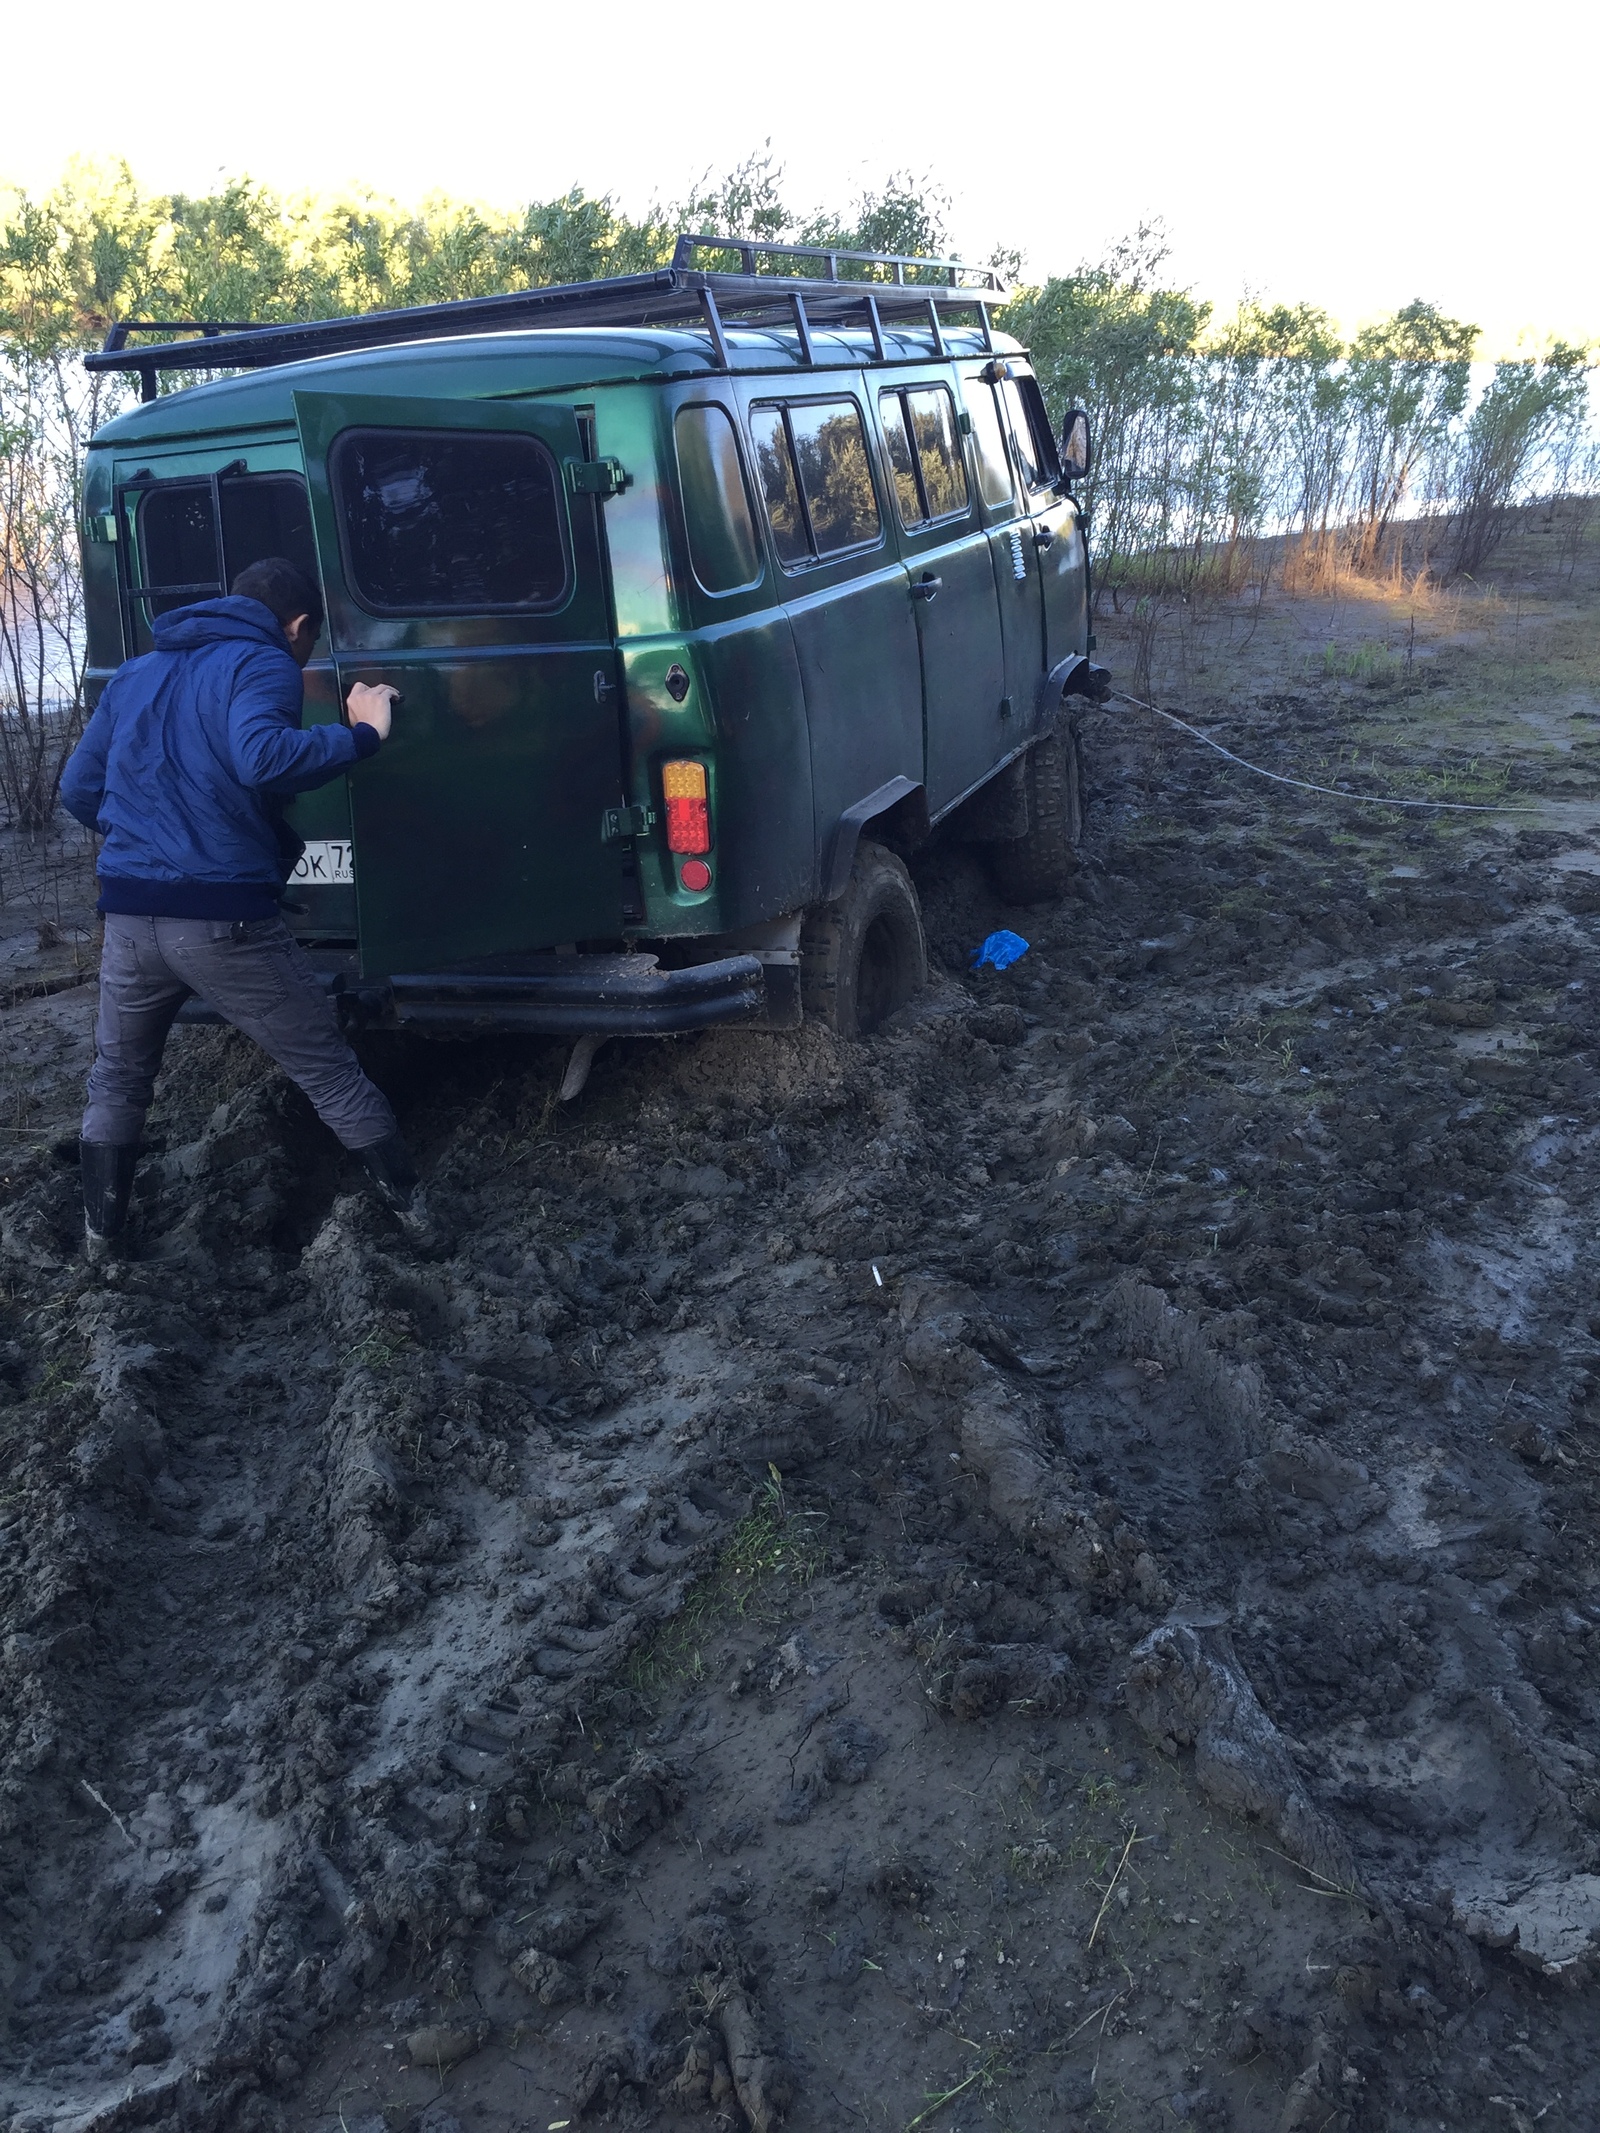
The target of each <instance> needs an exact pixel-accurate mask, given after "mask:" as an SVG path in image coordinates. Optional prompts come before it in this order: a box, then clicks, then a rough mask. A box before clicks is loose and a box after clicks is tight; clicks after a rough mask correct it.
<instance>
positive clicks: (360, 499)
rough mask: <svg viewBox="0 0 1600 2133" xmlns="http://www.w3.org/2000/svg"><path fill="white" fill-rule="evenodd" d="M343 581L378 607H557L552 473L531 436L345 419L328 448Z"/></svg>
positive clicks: (560, 581) (421, 611)
mask: <svg viewBox="0 0 1600 2133" xmlns="http://www.w3.org/2000/svg"><path fill="white" fill-rule="evenodd" d="M328 464H329V474H330V477H331V479H332V483H333V493H334V498H335V501H336V504H337V506H338V513H339V530H340V536H341V539H342V542H343V545H344V559H345V569H346V571H347V573H348V576H349V581H350V590H351V592H352V593H354V595H355V597H356V598H357V599H358V600H359V601H360V603H361V605H362V606H363V607H364V608H366V609H367V610H368V611H369V612H370V613H372V614H375V615H473V614H492V613H500V612H505V611H506V610H510V609H518V608H524V609H526V608H548V607H558V606H559V605H560V604H561V602H562V600H563V599H564V598H565V596H566V591H567V582H568V563H567V543H566V530H565V526H564V523H563V517H562V508H561V480H560V474H559V471H558V469H557V467H556V463H555V460H554V458H553V457H552V456H551V454H550V452H549V451H548V450H547V449H546V447H545V446H544V445H543V444H541V443H540V442H539V440H538V439H537V438H536V437H525V436H518V435H515V434H512V433H509V432H507V431H505V430H388V429H384V430H365V429H353V430H345V431H343V432H342V434H341V435H340V436H338V437H337V438H335V440H334V444H333V450H332V452H331V453H330V454H329V462H328Z"/></svg>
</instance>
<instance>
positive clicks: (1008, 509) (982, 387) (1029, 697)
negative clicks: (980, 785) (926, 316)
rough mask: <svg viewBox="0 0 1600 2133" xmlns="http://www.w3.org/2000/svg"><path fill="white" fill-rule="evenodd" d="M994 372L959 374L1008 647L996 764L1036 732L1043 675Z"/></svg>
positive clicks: (1028, 540) (1028, 543) (1025, 532)
mask: <svg viewBox="0 0 1600 2133" xmlns="http://www.w3.org/2000/svg"><path fill="white" fill-rule="evenodd" d="M996 368H997V366H996V365H995V364H993V363H989V364H986V365H985V366H984V367H983V368H982V369H981V370H979V369H973V370H968V371H963V373H962V375H961V390H962V394H963V396H964V398H965V400H966V404H967V413H968V414H969V416H970V417H971V421H972V458H973V471H974V474H975V477H976V480H977V484H978V494H979V497H980V499H981V501H982V505H983V513H984V518H985V521H986V524H987V526H988V535H989V560H990V562H991V564H992V566H993V569H994V584H995V592H996V594H997V595H998V597H999V601H1000V627H1001V634H1002V637H1003V639H1004V643H1005V668H1006V673H1005V703H1006V712H1005V729H1006V732H1007V735H1008V736H1009V738H1008V740H1007V742H1006V744H1005V746H1004V747H1002V748H1000V749H998V750H997V751H996V758H995V759H996V760H997V759H998V757H999V756H1002V755H1005V754H1008V753H1010V751H1011V750H1012V749H1015V748H1020V747H1021V745H1022V744H1023V742H1024V741H1026V740H1027V738H1028V736H1029V734H1030V733H1032V731H1033V726H1034V708H1035V707H1034V699H1035V697H1036V696H1037V694H1038V688H1039V680H1040V677H1041V675H1042V674H1043V672H1044V610H1043V604H1042V598H1041V594H1040V588H1039V569H1038V565H1037V563H1036V562H1035V560H1034V555H1035V550H1034V545H1033V527H1032V526H1031V524H1030V523H1029V521H1028V518H1027V514H1026V506H1025V504H1024V502H1023V497H1022V489H1021V482H1020V478H1019V475H1018V472H1017V470H1016V468H1015V467H1014V466H1013V463H1012V458H1011V446H1010V439H1009V436H1008V432H1007V429H1006V424H1005V420H1004V418H1003V416H1002V414H1001V411H1000V401H999V397H998V394H997V391H996V388H995V386H994V384H993V383H991V382H990V381H991V376H992V373H993V372H994V371H995V369H996Z"/></svg>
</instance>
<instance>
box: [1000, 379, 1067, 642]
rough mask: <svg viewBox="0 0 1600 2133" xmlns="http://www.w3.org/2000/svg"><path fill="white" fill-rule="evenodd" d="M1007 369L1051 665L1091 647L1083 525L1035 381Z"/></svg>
mask: <svg viewBox="0 0 1600 2133" xmlns="http://www.w3.org/2000/svg"><path fill="white" fill-rule="evenodd" d="M1007 368H1008V369H1009V370H1010V373H1011V375H1010V376H1009V377H1007V378H1004V379H1002V380H1001V381H1000V386H999V392H1000V404H1001V406H1002V407H1003V408H1004V410H1005V416H1006V427H1007V429H1008V430H1009V432H1010V436H1011V451H1012V457H1013V459H1014V460H1015V463H1016V467H1017V473H1018V476H1019V478H1020V480H1021V482H1022V488H1023V493H1024V495H1025V496H1026V498H1027V504H1028V516H1029V518H1030V519H1031V521H1032V539H1033V547H1034V553H1035V555H1036V557H1037V558H1038V566H1039V580H1040V589H1041V591H1042V592H1043V595H1044V636H1045V652H1044V658H1045V665H1046V667H1053V666H1056V665H1058V664H1059V663H1060V661H1061V660H1063V659H1066V658H1067V657H1069V655H1070V654H1072V653H1073V652H1087V650H1088V648H1089V638H1088V631H1089V611H1088V604H1087V592H1088V574H1087V570H1086V567H1085V556H1084V540H1083V529H1082V527H1081V526H1080V524H1079V522H1078V507H1077V505H1076V503H1074V502H1073V500H1072V498H1071V497H1070V496H1063V495H1062V493H1061V486H1060V484H1061V459H1060V454H1059V453H1058V452H1057V450H1056V441H1055V438H1054V437H1053V436H1052V434H1051V431H1050V417H1049V415H1048V414H1047V412H1046V411H1045V404H1044V395H1043V393H1041V392H1040V390H1039V381H1038V379H1037V378H1035V377H1034V376H1033V374H1032V373H1031V372H1030V371H1026V370H1023V369H1021V368H1019V367H1018V366H1017V365H1016V364H1009V365H1008V366H1007Z"/></svg>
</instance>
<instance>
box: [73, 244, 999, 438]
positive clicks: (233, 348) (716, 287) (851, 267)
mask: <svg viewBox="0 0 1600 2133" xmlns="http://www.w3.org/2000/svg"><path fill="white" fill-rule="evenodd" d="M701 253H711V254H721V255H724V256H726V255H727V254H730V253H731V254H733V255H734V256H735V257H736V258H737V259H738V262H739V266H738V269H737V271H730V270H727V269H722V268H707V267H701V266H697V265H696V264H695V260H696V257H697V255H699V254H701ZM763 260H775V261H778V262H780V263H782V264H780V266H779V268H778V269H777V270H776V271H773V270H772V269H770V268H768V269H765V270H763V268H762V266H761V262H762V261H763ZM1010 293H1011V292H1010V290H1009V289H1008V288H1007V287H1006V285H1005V283H1004V282H1003V281H1002V280H1001V278H1000V276H999V274H998V273H997V272H996V271H995V269H994V268H993V267H973V266H968V265H965V264H964V263H963V262H962V261H961V260H958V259H922V258H918V257H917V256H916V255H915V254H913V253H904V252H852V251H846V250H843V249H840V248H839V247H836V246H830V245H810V244H765V243H761V242H758V241H756V240H753V239H751V238H748V237H718V236H715V235H711V234H706V233H698V234H692V235H690V234H686V235H683V236H680V237H679V239H678V241H677V244H676V246H675V247H674V249H673V254H672V263H671V265H670V266H666V267H660V268H657V269H656V270H655V271H654V272H650V273H644V274H616V275H612V276H610V277H609V278H608V279H606V280H603V281H578V282H560V283H556V284H554V285H552V286H551V287H549V288H543V289H523V290H520V291H518V292H517V293H516V294H514V295H511V296H469V297H463V298H460V299H458V300H457V301H456V302H454V303H446V304H418V305H416V306H414V307H413V308H411V309H409V310H404V311H369V312H367V313H365V314H364V315H362V316H358V317H354V318H328V319H307V320H303V321H295V322H293V323H290V324H287V325H278V326H261V325H250V324H246V323H243V322H241V321H239V320H235V319H122V320H119V321H118V323H117V324H116V325H114V326H113V327H112V328H111V330H110V332H109V333H108V334H107V335H106V339H105V346H104V347H103V348H100V349H97V350H96V351H94V352H93V353H92V354H90V355H86V356H85V357H84V359H83V360H84V365H85V368H86V369H89V370H97V371H99V370H126V371H137V372H138V373H139V379H140V396H141V398H143V399H145V400H153V399H154V398H155V397H156V374H157V372H158V371H163V370H265V369H269V368H271V367H272V366H273V365H274V364H278V363H298V362H301V361H303V360H304V359H305V358H307V357H309V356H321V355H347V354H350V353H352V352H354V351H356V350H359V349H363V348H387V347H392V346H394V345H396V344H397V343H399V342H402V341H422V340H434V339H437V338H440V337H442V336H448V335H453V334H472V333H506V332H511V331H514V330H515V329H516V328H518V327H523V328H537V327H541V326H677V327H682V328H686V329H687V330H689V331H691V332H695V331H699V332H704V333H705V334H706V335H707V336H708V338H709V340H710V343H711V352H712V355H713V357H714V359H715V361H716V363H717V365H718V367H719V368H720V369H723V370H726V369H728V368H729V367H730V362H729V354H728V342H727V334H726V328H727V327H728V326H730V325H740V326H766V327H771V326H783V327H787V328H791V329H792V330H793V331H794V333H795V334H796V336H797V338H798V340H799V343H800V358H801V361H802V362H804V363H808V364H809V363H814V362H815V361H816V351H815V348H814V346H813V342H812V334H813V332H814V331H815V330H817V329H818V328H823V329H830V328H836V327H839V326H845V325H853V326H856V327H860V328H865V330H866V331H867V332H868V333H869V334H870V335H871V337H872V344H873V349H874V351H875V353H876V355H877V358H878V360H879V361H880V362H882V361H884V360H885V359H886V357H887V353H888V351H887V349H886V347H885V344H884V338H883V329H884V326H885V325H886V324H889V325H897V326H898V325H904V324H907V323H911V324H914V325H915V326H916V327H917V328H918V329H919V330H925V331H926V332H927V333H928V335H929V336H930V339H931V343H932V349H933V353H934V354H935V355H943V354H944V352H945V341H944V333H943V329H942V326H941V323H940V321H941V314H943V313H946V312H949V311H952V310H964V311H968V312H971V311H976V313H977V321H978V325H979V327H980V330H981V331H982V334H983V345H984V347H985V348H990V347H992V345H993V341H992V336H991V332H990V325H989V311H990V307H991V306H992V305H995V304H1003V303H1005V302H1006V300H1007V299H1008V297H1009V296H1010ZM151 333H161V334H185V335H188V336H189V338H187V339H185V340H175V341H172V340H169V341H165V342H161V343H158V344H156V345H153V346H152V345H148V344H147V345H145V346H143V347H138V348H135V347H132V346H130V345H129V344H130V341H131V340H132V338H133V336H134V335H136V334H137V335H144V334H151Z"/></svg>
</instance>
